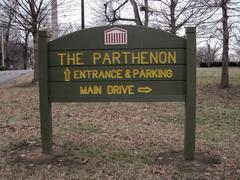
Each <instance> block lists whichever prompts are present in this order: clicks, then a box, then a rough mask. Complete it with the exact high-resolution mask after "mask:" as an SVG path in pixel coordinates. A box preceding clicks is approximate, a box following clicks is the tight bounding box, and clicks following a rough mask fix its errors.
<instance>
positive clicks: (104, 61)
mask: <svg viewBox="0 0 240 180" xmlns="http://www.w3.org/2000/svg"><path fill="white" fill-rule="evenodd" d="M102 64H112V63H111V58H110V55H109V54H108V53H107V52H106V53H105V55H104V58H103V62H102Z"/></svg>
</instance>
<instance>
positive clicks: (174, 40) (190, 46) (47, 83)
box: [39, 26, 196, 160]
mask: <svg viewBox="0 0 240 180" xmlns="http://www.w3.org/2000/svg"><path fill="white" fill-rule="evenodd" d="M195 41H196V37H195V28H193V27H191V28H186V39H185V38H180V37H178V36H175V35H173V34H170V33H167V32H164V31H161V30H156V29H152V28H146V27H139V26H112V27H97V28H91V29H86V30H82V31H78V32H75V33H71V34H69V35H67V36H64V37H61V38H58V39H56V40H53V41H51V42H47V32H46V31H42V32H39V57H40V58H39V59H40V60H39V62H40V63H39V66H40V67H39V81H40V82H39V85H40V91H39V92H40V118H41V135H42V148H43V153H45V154H51V153H52V120H51V103H52V102H159V101H164V102H169V101H181V102H185V113H186V120H185V133H184V134H185V135H184V157H185V159H186V160H193V159H194V150H195V123H196V57H195V56H196V42H195Z"/></svg>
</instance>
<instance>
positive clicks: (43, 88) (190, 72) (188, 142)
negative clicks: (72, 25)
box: [39, 26, 196, 160]
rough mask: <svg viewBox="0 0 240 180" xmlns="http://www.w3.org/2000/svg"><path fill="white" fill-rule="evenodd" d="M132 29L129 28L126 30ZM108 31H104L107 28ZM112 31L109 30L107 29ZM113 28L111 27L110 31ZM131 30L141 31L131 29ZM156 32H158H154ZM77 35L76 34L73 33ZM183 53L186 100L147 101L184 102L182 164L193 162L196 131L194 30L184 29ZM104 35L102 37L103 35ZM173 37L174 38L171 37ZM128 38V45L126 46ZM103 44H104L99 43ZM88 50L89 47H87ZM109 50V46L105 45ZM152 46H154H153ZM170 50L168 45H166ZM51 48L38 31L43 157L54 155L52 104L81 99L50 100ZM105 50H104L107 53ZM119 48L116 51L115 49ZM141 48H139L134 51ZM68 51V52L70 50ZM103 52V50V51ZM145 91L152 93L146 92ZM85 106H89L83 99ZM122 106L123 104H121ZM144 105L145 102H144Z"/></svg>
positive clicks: (43, 33)
mask: <svg viewBox="0 0 240 180" xmlns="http://www.w3.org/2000/svg"><path fill="white" fill-rule="evenodd" d="M117 27H119V28H122V27H124V26H116V28H117ZM129 27H131V26H129ZM106 28H107V27H106ZM110 28H111V27H110ZM113 28H114V27H113ZM131 28H133V29H134V28H136V29H137V28H140V27H137V26H134V27H133V26H132V27H131ZM148 29H151V28H146V31H147V30H148ZM95 30H96V31H97V28H92V31H93V32H91V33H94V32H95ZM84 31H85V32H86V30H82V31H79V32H77V33H81V32H84ZM156 31H157V30H156ZM75 33H76V32H75ZM185 33H186V36H185V41H186V43H185V52H186V65H185V77H186V80H185V96H184V97H181V98H179V97H174V96H163V97H162V98H160V99H155V100H154V98H149V101H165V102H166V101H184V102H185V122H184V158H185V160H194V158H195V131H196V28H195V27H186V29H185ZM104 35H105V34H104ZM104 35H103V36H104ZM171 36H175V35H171ZM129 41H130V40H129V38H128V42H129ZM102 43H104V42H102ZM87 46H88V47H90V46H91V44H88V45H87ZM108 46H109V45H108ZM153 46H154V45H153ZM167 46H169V47H170V48H171V44H170V45H169V44H168V45H167ZM51 48H52V47H51V46H50V44H49V42H48V33H47V31H39V101H40V125H41V140H42V153H43V154H52V153H53V147H52V146H53V140H52V108H51V103H52V102H81V98H79V99H77V100H74V97H73V98H66V99H64V100H61V98H60V99H57V98H55V99H54V98H52V97H50V94H51V92H50V88H51V84H50V83H49V79H50V77H49V74H51V72H50V70H49V69H50V68H49V63H48V60H49V54H48V53H49V50H51ZM107 48H108V47H106V49H107ZM118 48H119V47H118ZM137 48H139V49H140V48H141V47H137ZM68 50H71V47H69V49H68ZM103 50H104V49H103ZM145 91H151V90H146V89H145ZM106 101H107V102H111V100H105V102H106ZM112 101H114V102H116V101H118V102H119V99H113V100H112ZM84 102H88V99H87V98H86V99H85V100H84ZM89 102H104V101H103V100H98V99H96V100H94V98H92V99H90V100H89ZM123 102H125V101H124V100H123ZM127 102H142V101H141V100H138V98H137V97H136V98H135V100H131V101H127ZM145 102H146V100H145Z"/></svg>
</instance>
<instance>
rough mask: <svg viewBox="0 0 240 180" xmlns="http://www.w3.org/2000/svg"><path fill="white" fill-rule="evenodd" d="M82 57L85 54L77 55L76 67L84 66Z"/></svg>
mask: <svg viewBox="0 0 240 180" xmlns="http://www.w3.org/2000/svg"><path fill="white" fill-rule="evenodd" d="M82 55H83V53H76V65H82V64H84V63H83V59H82V58H81V56H82Z"/></svg>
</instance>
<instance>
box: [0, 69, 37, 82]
mask: <svg viewBox="0 0 240 180" xmlns="http://www.w3.org/2000/svg"><path fill="white" fill-rule="evenodd" d="M30 72H32V70H12V71H0V85H3V84H5V83H8V82H12V81H14V80H15V79H17V78H19V77H21V76H23V75H25V74H28V73H30Z"/></svg>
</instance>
